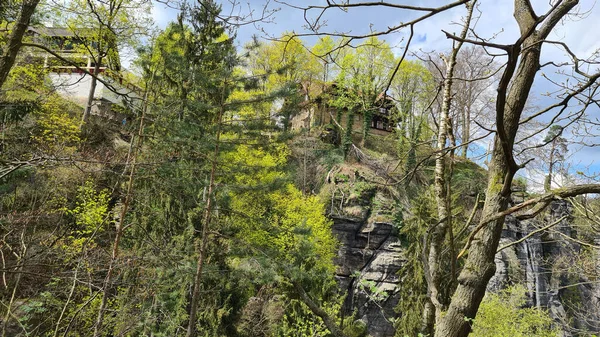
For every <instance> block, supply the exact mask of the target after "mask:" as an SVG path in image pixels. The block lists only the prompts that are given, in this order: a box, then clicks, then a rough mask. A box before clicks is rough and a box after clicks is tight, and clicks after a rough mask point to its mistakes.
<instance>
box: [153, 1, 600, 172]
mask: <svg viewBox="0 0 600 337" xmlns="http://www.w3.org/2000/svg"><path fill="white" fill-rule="evenodd" d="M221 1H223V7H224V11H228V10H229V8H230V7H229V5H228V4H229V1H228V0H221ZM367 1H368V0H367ZM371 1H373V0H371ZM337 2H341V0H339V1H337ZM351 2H357V1H353V0H351ZM389 2H393V3H404V4H411V5H415V6H417V5H420V6H427V7H437V6H440V5H442V4H445V3H448V2H449V1H440V0H430V1H425V0H404V1H398V0H389ZM553 2H554V1H552V3H553ZM287 3H288V4H290V5H295V6H306V5H323V4H325V3H326V1H325V0H287ZM264 4H265V1H264V0H246V2H243V3H242V6H240V8H238V11H240V12H242V13H248V12H249V11H250V10H254V11H256V12H260V11H261V10H262V8H263V6H264ZM532 4H533V8H534V10H535V11H536V13H537V14H538V15H539V14H543V13H544V12H546V11H547V10H548V9H549V8H550V4H549V1H548V0H533V1H532ZM594 5H595V2H594V1H592V0H582V1H580V5H579V6H578V13H579V15H578V16H576V17H575V16H572V17H569V18H567V19H565V20H563V22H561V23H560V24H559V26H558V27H557V29H555V31H554V32H553V33H552V34H551V36H550V37H549V39H551V40H554V41H560V42H565V43H567V44H568V45H569V47H570V48H571V49H572V51H573V52H574V53H576V54H577V55H578V56H579V57H580V58H587V57H590V56H592V55H593V54H594V52H595V51H596V50H598V49H599V48H600V38H599V36H598V34H597V33H596V31H597V30H600V8H598V6H596V7H594ZM268 9H270V10H277V11H276V13H275V14H273V16H272V17H271V21H272V22H270V23H259V24H256V25H248V26H244V27H242V28H240V29H239V31H238V35H237V36H238V44H239V45H242V44H243V43H245V42H247V41H249V40H250V38H251V36H252V35H255V34H256V35H258V36H259V37H263V38H268V37H277V36H279V35H281V33H283V32H284V31H295V32H296V33H305V32H307V30H306V27H305V25H306V22H305V20H304V17H303V13H302V11H300V10H298V9H294V8H291V7H289V6H286V5H285V4H282V3H280V2H274V0H271V1H270V3H269V5H268ZM318 14H319V13H318V12H317V11H311V12H308V18H309V19H311V18H315V17H316V15H318ZM417 14H419V13H415V12H408V11H405V10H399V9H390V8H381V7H371V8H366V9H365V8H360V9H350V10H348V11H347V12H344V11H341V10H337V9H333V10H328V11H327V12H326V14H325V15H324V16H323V17H322V20H323V21H326V22H327V24H326V26H325V27H323V29H322V31H323V32H348V33H352V34H364V33H368V32H369V31H379V30H384V29H386V28H387V27H390V26H395V25H398V24H399V23H400V22H406V21H408V20H410V19H412V18H415V17H416V15H417ZM464 14H465V8H464V6H459V7H456V8H454V9H452V10H449V11H446V12H443V13H441V14H438V15H436V16H434V17H431V18H429V19H427V20H425V21H424V22H421V23H419V24H417V25H416V26H415V37H414V38H413V42H412V43H411V47H410V49H409V50H410V51H411V52H419V50H422V51H428V52H436V53H439V52H446V51H448V50H449V48H450V47H451V41H449V40H448V39H446V37H445V34H444V33H443V32H442V30H446V31H449V32H458V31H459V30H460V27H459V26H458V25H457V24H456V23H457V22H460V21H461V18H462V17H463V15H464ZM512 14H513V5H512V1H508V0H502V1H498V0H488V1H485V0H482V1H480V5H479V7H478V11H477V12H476V16H477V24H476V26H475V31H476V32H477V34H478V36H480V37H483V38H488V39H493V40H494V42H496V43H511V42H514V41H515V40H516V39H517V38H518V26H517V24H516V22H515V20H514V19H513V16H512ZM175 15H176V11H174V10H168V9H165V8H164V7H162V8H161V6H160V5H157V7H156V8H155V10H154V12H153V16H154V19H155V21H156V23H157V25H158V26H159V27H164V26H165V25H166V23H167V22H169V21H171V20H173V19H174V18H175ZM407 36H408V30H405V31H402V32H400V33H396V34H392V35H389V36H386V37H385V39H386V40H387V41H388V42H389V43H390V45H392V46H393V47H395V53H396V54H397V55H399V54H400V53H401V52H402V50H403V48H404V43H405V40H406V38H407ZM306 40H307V42H308V43H309V44H312V43H313V42H314V40H315V38H307V39H306ZM550 60H554V61H557V62H561V61H566V60H567V56H566V53H565V52H564V51H563V50H561V49H559V48H557V47H554V46H551V45H546V46H545V47H544V49H543V54H542V63H544V62H547V61H550ZM593 70H594V69H589V71H590V72H592V71H593ZM543 72H544V73H545V74H546V75H547V76H548V77H550V78H551V79H553V80H564V78H565V76H564V75H558V74H556V73H555V71H554V70H552V69H548V70H547V71H543ZM554 88H555V87H554V85H553V84H551V83H550V82H549V81H548V80H546V79H544V78H542V77H541V76H538V78H537V79H536V82H535V84H534V90H533V93H532V96H533V98H534V99H533V101H534V104H535V105H536V106H539V107H544V106H546V105H549V104H552V103H553V102H554V101H555V100H553V99H552V98H548V97H545V96H543V93H545V92H552V91H553V89H554ZM594 109H595V110H590V112H589V114H590V115H591V116H592V117H594V118H595V117H597V116H600V113H599V112H598V109H597V108H594ZM547 118H548V117H544V118H542V119H541V121H544V120H547ZM480 122H482V123H485V122H486V121H480ZM598 131H599V133H600V130H598ZM544 135H545V132H542V133H540V134H539V135H537V138H539V139H540V140H541V139H543V137H544ZM566 136H567V137H570V133H569V132H567V133H566ZM596 140H597V141H598V143H600V138H598V139H596ZM478 146H479V147H480V148H487V145H486V143H485V142H482V143H481V144H478ZM569 150H570V151H571V157H570V158H569V161H570V163H571V165H572V170H573V171H577V170H582V171H585V172H587V173H588V174H590V175H591V174H593V173H595V172H599V171H600V149H598V148H579V147H576V146H571V147H570V149H569ZM576 150H577V152H576ZM524 174H526V175H529V176H531V177H532V179H534V180H536V179H537V178H536V177H535V176H536V173H533V172H532V173H527V172H524ZM537 175H539V174H537Z"/></svg>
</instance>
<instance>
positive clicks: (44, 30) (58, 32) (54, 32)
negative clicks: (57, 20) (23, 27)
mask: <svg viewBox="0 0 600 337" xmlns="http://www.w3.org/2000/svg"><path fill="white" fill-rule="evenodd" d="M29 31H30V32H33V33H36V34H38V35H42V36H48V37H75V36H86V35H87V36H90V35H92V29H90V28H77V29H76V30H75V31H74V30H73V29H70V28H64V27H29Z"/></svg>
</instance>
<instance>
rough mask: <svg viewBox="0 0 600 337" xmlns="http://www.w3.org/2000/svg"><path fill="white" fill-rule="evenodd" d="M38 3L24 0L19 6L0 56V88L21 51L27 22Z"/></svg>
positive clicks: (37, 1) (38, 1) (27, 25)
mask: <svg viewBox="0 0 600 337" xmlns="http://www.w3.org/2000/svg"><path fill="white" fill-rule="evenodd" d="M39 3H40V0H25V1H23V5H21V13H19V18H18V19H17V22H16V23H15V25H14V27H13V29H12V32H11V34H10V37H9V38H8V43H6V45H5V46H4V48H5V50H4V54H3V55H2V56H0V87H2V85H3V84H4V82H5V81H6V78H7V77H8V73H9V72H10V69H11V68H12V67H13V65H14V64H15V60H16V59H17V55H18V54H19V51H20V50H21V43H22V41H23V36H24V35H25V32H26V31H27V27H29V20H30V19H31V16H32V15H33V13H34V12H35V8H36V7H37V5H38V4H39Z"/></svg>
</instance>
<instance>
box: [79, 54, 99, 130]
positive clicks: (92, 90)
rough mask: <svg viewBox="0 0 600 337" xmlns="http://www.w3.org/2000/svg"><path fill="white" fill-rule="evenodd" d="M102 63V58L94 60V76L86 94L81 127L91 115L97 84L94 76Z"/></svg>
mask: <svg viewBox="0 0 600 337" xmlns="http://www.w3.org/2000/svg"><path fill="white" fill-rule="evenodd" d="M101 62H102V57H98V60H96V65H95V66H94V76H92V79H91V81H92V82H91V83H90V92H89V93H88V99H87V103H86V105H85V110H84V111H83V117H82V118H81V126H83V125H84V124H85V123H87V122H88V120H89V119H90V115H91V114H92V106H93V105H94V94H95V93H96V86H97V84H98V80H97V79H96V76H98V75H99V74H98V73H99V72H100V64H101Z"/></svg>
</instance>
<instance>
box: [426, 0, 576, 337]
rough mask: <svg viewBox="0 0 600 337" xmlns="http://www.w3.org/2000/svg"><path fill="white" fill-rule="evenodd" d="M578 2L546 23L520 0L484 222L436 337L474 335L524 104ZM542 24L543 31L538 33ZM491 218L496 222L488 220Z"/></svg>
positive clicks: (560, 7) (560, 8)
mask: <svg viewBox="0 0 600 337" xmlns="http://www.w3.org/2000/svg"><path fill="white" fill-rule="evenodd" d="M577 3H578V1H577V0H565V1H563V2H560V3H558V4H557V6H556V7H555V8H554V9H553V10H552V12H551V13H550V14H549V15H548V16H546V17H544V18H543V19H545V20H539V17H538V16H536V15H535V13H534V12H533V9H532V8H531V4H530V3H529V1H527V0H515V13H514V16H515V19H516V20H517V23H518V24H519V28H520V31H521V38H520V39H519V40H518V41H517V42H516V43H515V44H513V45H510V46H506V47H505V50H506V51H507V52H508V62H507V65H506V67H505V69H504V73H503V75H502V78H501V80H500V84H499V86H498V95H497V99H496V124H497V133H496V136H495V139H494V149H493V152H492V158H491V160H490V164H489V173H488V177H489V178H488V187H487V192H486V200H485V204H484V207H483V211H482V217H481V218H482V221H483V222H482V223H480V225H479V226H478V227H477V228H478V229H479V230H478V231H477V233H476V234H475V235H474V237H473V240H472V244H471V245H470V250H469V252H468V257H467V259H466V261H465V266H464V267H463V269H462V271H461V273H460V275H459V277H458V287H457V289H456V291H455V292H454V295H453V296H452V300H451V302H450V305H449V308H448V311H447V312H446V314H445V315H444V316H443V317H442V319H441V320H440V321H438V322H437V324H436V331H435V336H436V337H466V336H467V335H468V334H469V332H470V330H471V329H470V321H469V320H470V319H473V318H475V315H476V314H477V310H478V309H479V305H480V303H481V300H482V299H483V296H484V295H485V290H486V287H487V284H488V282H489V280H490V278H491V277H492V276H493V275H494V273H495V271H496V265H495V264H494V256H495V255H496V249H497V248H498V242H499V241H500V235H501V233H502V227H503V225H504V216H500V217H494V216H495V215H496V214H498V213H501V212H502V211H504V210H506V209H507V207H508V200H509V198H510V187H511V183H512V180H513V177H514V175H515V173H516V171H517V170H518V169H519V166H518V165H516V163H515V161H514V158H513V154H512V149H513V146H514V140H515V137H516V134H517V130H518V128H519V120H520V117H521V114H522V112H523V108H524V106H525V102H526V101H527V97H528V96H529V92H530V90H531V87H532V85H533V80H534V78H535V74H536V73H537V71H538V70H539V59H540V53H541V44H542V42H543V40H544V39H545V38H546V37H547V36H548V34H549V33H550V31H552V29H553V28H554V27H555V26H556V24H557V23H558V22H559V21H560V20H561V19H562V18H563V17H564V16H565V15H566V14H567V13H568V12H569V11H570V10H571V9H572V8H573V7H575V6H576V5H577ZM540 24H541V27H539V28H538V26H539V25H540ZM519 57H520V60H519ZM491 218H494V220H493V221H489V220H487V219H491ZM486 221H487V222H486Z"/></svg>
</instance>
